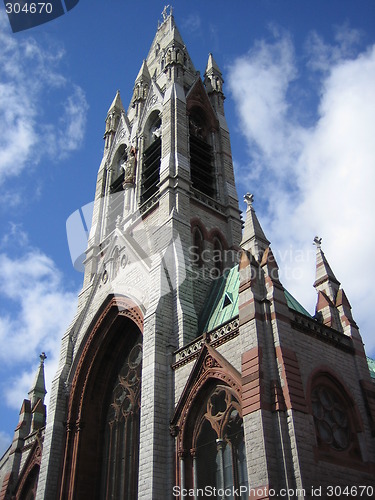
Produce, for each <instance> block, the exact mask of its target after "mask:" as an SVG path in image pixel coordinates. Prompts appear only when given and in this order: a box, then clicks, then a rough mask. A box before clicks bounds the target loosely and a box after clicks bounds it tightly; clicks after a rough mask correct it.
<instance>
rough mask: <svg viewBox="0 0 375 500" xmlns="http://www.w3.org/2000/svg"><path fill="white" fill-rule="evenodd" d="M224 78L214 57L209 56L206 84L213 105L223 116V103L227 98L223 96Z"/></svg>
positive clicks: (205, 77)
mask: <svg viewBox="0 0 375 500" xmlns="http://www.w3.org/2000/svg"><path fill="white" fill-rule="evenodd" d="M223 83H224V80H223V76H222V74H221V71H220V69H219V66H218V65H217V63H216V61H215V59H214V57H213V55H212V54H211V53H210V54H209V55H208V62H207V67H206V71H205V73H204V84H205V87H206V89H207V94H208V96H209V98H210V101H211V104H212V106H213V107H214V109H215V110H216V112H218V113H221V114H223V111H224V108H223V103H224V99H225V96H224V94H223Z"/></svg>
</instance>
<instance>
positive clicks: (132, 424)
mask: <svg viewBox="0 0 375 500" xmlns="http://www.w3.org/2000/svg"><path fill="white" fill-rule="evenodd" d="M141 368H142V344H141V343H139V342H137V343H136V344H135V346H134V347H133V348H132V349H131V351H130V352H129V354H128V356H126V358H125V361H124V362H123V364H122V366H121V368H120V370H119V372H118V374H117V378H116V381H115V383H114V385H113V389H112V392H111V398H110V400H109V401H110V403H109V406H108V410H107V416H106V421H105V429H104V451H103V466H102V480H101V496H100V498H102V499H103V500H104V499H105V500H107V499H112V498H115V499H116V500H122V499H124V500H125V499H126V500H133V499H134V500H135V499H136V498H137V483H138V445H139V424H140V421H139V411H140V390H141Z"/></svg>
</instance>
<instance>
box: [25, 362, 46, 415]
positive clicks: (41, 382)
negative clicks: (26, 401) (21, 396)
mask: <svg viewBox="0 0 375 500" xmlns="http://www.w3.org/2000/svg"><path fill="white" fill-rule="evenodd" d="M39 358H40V363H39V367H38V371H37V373H36V377H35V380H34V383H33V385H32V387H31V389H30V391H29V398H30V403H31V408H33V407H34V406H35V404H36V403H37V402H38V400H39V399H40V400H41V401H42V403H43V402H44V398H45V395H46V394H47V391H46V384H45V379H44V360H45V359H47V356H46V355H45V353H44V352H42V354H41V355H40V356H39Z"/></svg>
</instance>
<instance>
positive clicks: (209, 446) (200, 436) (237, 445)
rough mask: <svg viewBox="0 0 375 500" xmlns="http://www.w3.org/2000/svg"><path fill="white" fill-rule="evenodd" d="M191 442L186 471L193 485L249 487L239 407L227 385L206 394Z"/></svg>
mask: <svg viewBox="0 0 375 500" xmlns="http://www.w3.org/2000/svg"><path fill="white" fill-rule="evenodd" d="M191 445H192V447H191V456H192V462H191V463H192V470H191V471H189V470H187V471H186V473H187V475H189V474H190V477H192V481H191V479H190V482H192V483H193V487H194V488H200V489H202V491H206V490H205V488H206V487H207V486H211V487H212V488H214V487H215V488H216V489H220V488H225V489H226V488H228V491H229V490H233V488H239V487H240V486H246V487H247V486H248V477H247V466H246V451H245V442H244V431H243V421H242V416H241V406H240V404H239V402H238V400H237V399H236V397H235V395H234V393H233V392H232V391H231V389H230V388H229V387H227V386H224V385H216V386H215V387H214V388H213V389H212V390H211V391H210V393H209V394H208V396H207V398H206V400H205V402H204V405H203V407H202V410H201V413H200V415H199V416H198V418H197V420H196V426H195V428H194V430H193V436H192V442H191ZM188 482H189V479H188ZM211 491H213V490H211ZM244 491H245V489H244ZM229 498H231V497H229ZM243 498H244V499H245V498H246V494H244V495H243Z"/></svg>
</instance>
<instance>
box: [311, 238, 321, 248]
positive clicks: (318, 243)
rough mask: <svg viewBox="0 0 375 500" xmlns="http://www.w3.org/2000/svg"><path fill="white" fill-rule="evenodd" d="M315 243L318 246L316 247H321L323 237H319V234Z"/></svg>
mask: <svg viewBox="0 0 375 500" xmlns="http://www.w3.org/2000/svg"><path fill="white" fill-rule="evenodd" d="M313 244H314V245H315V246H316V248H320V247H321V244H322V238H319V236H315V238H314V241H313Z"/></svg>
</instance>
